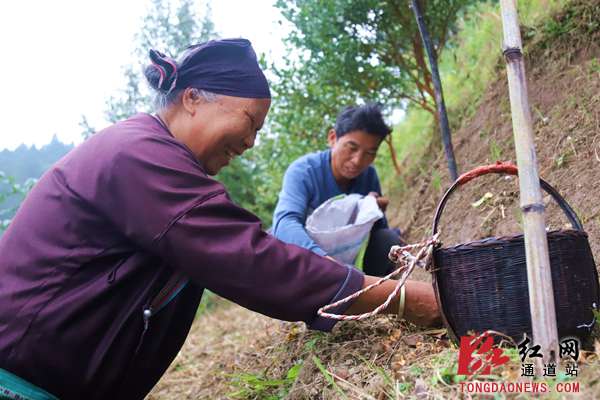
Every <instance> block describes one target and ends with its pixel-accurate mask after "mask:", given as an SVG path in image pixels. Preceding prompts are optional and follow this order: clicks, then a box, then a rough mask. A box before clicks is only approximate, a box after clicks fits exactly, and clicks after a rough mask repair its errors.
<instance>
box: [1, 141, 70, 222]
mask: <svg viewBox="0 0 600 400" xmlns="http://www.w3.org/2000/svg"><path fill="white" fill-rule="evenodd" d="M72 148H73V145H67V144H64V143H61V142H60V141H59V140H58V138H57V137H56V135H54V137H53V138H52V141H51V142H50V143H49V144H47V145H45V146H43V147H41V148H40V149H38V148H36V147H34V146H31V147H27V146H25V145H21V146H19V147H17V148H16V149H15V150H14V151H8V150H4V151H0V165H2V171H0V232H1V231H3V230H5V229H6V228H7V227H8V224H9V222H10V220H11V219H12V217H13V216H14V214H15V212H16V211H17V209H18V208H19V205H20V204H21V201H22V200H23V199H24V198H25V195H26V194H27V193H28V192H29V190H31V188H32V187H33V185H34V184H35V183H36V182H37V179H38V178H39V177H40V176H42V174H43V173H44V172H45V171H46V170H47V169H48V168H50V166H51V165H52V164H54V163H55V162H56V161H57V160H58V159H60V158H61V157H62V156H64V155H65V154H66V153H68V152H69V151H70V150H71V149H72Z"/></svg>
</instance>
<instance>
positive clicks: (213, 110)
mask: <svg viewBox="0 0 600 400" xmlns="http://www.w3.org/2000/svg"><path fill="white" fill-rule="evenodd" d="M270 105H271V101H270V100H269V99H246V98H239V97H230V96H218V97H217V99H216V100H214V101H212V102H203V103H202V104H199V105H198V106H197V109H196V112H195V114H194V115H193V116H192V119H191V125H190V127H191V129H190V131H191V132H190V135H189V136H188V138H187V140H186V142H187V143H186V144H187V146H188V147H189V148H190V149H191V150H192V152H193V153H194V154H195V155H196V157H197V158H198V160H199V161H200V162H201V163H202V166H203V167H204V169H205V170H206V173H207V174H209V175H216V174H217V173H218V172H219V171H220V170H221V168H223V167H224V166H226V165H228V164H229V163H230V162H231V160H232V159H233V158H234V157H237V156H239V155H241V154H242V153H243V152H244V151H246V150H248V149H249V148H251V147H253V146H254V141H255V139H256V135H257V133H258V131H259V130H260V129H261V128H262V126H263V124H264V121H265V118H266V116H267V113H268V111H269V107H270Z"/></svg>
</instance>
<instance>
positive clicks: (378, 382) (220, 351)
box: [148, 0, 600, 399]
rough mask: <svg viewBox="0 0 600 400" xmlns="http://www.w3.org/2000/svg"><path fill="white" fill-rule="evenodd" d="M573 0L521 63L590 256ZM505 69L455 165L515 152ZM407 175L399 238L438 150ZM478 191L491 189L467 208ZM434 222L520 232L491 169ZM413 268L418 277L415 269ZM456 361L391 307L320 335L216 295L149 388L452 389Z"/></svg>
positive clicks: (415, 231) (160, 393)
mask: <svg viewBox="0 0 600 400" xmlns="http://www.w3.org/2000/svg"><path fill="white" fill-rule="evenodd" d="M574 4H575V6H574V7H572V8H571V9H570V10H571V11H570V13H571V14H568V13H567V14H564V15H560V16H558V17H557V18H556V21H557V22H561V24H557V26H569V27H570V29H569V30H566V31H565V30H562V31H560V30H557V31H556V32H553V31H552V30H549V31H548V32H544V34H543V35H542V34H540V33H541V32H534V33H538V34H536V35H528V34H527V33H528V32H525V35H524V37H527V36H533V37H534V38H536V39H534V40H537V41H532V42H529V43H528V45H527V47H526V55H527V60H526V66H527V75H528V84H529V97H530V102H531V106H532V115H533V119H534V124H535V126H534V130H535V137H536V139H535V140H536V146H537V156H538V160H539V169H540V174H541V176H542V177H543V178H545V179H546V180H547V181H548V182H550V183H551V184H552V185H553V186H554V187H555V188H556V189H558V191H559V192H560V193H561V194H562V195H563V196H564V197H565V198H566V199H567V201H568V202H569V203H570V204H571V205H572V206H573V208H574V209H575V211H576V212H577V213H578V215H579V218H580V219H581V220H582V222H583V224H584V227H585V229H586V231H587V232H588V234H589V236H590V244H591V247H592V251H593V254H594V256H595V258H596V260H597V262H598V261H600V60H599V57H600V27H599V25H598V21H600V15H599V13H600V11H598V10H600V1H598V0H593V1H587V2H586V1H576V2H574ZM578 5H582V6H578ZM578 7H579V8H578ZM573 10H575V11H573ZM577 10H580V11H579V14H577V12H578V11H577ZM505 75H506V73H505V71H504V64H503V62H500V63H499V67H498V79H497V81H495V82H493V83H492V84H491V85H490V87H489V88H488V90H487V91H486V93H485V95H484V96H483V100H482V101H481V103H480V105H479V108H478V109H477V111H476V112H475V114H474V115H473V116H472V117H470V118H469V119H468V120H466V121H463V122H462V124H461V125H462V126H461V128H460V129H458V130H457V131H455V132H454V134H453V141H454V145H455V153H456V155H457V160H458V165H459V169H460V171H461V172H464V171H466V170H469V169H471V168H473V167H476V166H479V165H484V164H489V163H492V162H494V161H496V160H497V159H501V160H510V161H513V162H514V161H515V156H514V146H513V139H512V129H511V119H510V109H509V103H508V92H507V82H506V78H505ZM432 178H433V179H432ZM408 180H409V181H410V182H411V183H412V187H413V188H414V190H413V191H412V192H410V193H405V194H404V196H403V197H402V199H393V200H397V201H396V202H394V201H393V202H392V205H391V208H390V209H389V210H388V213H389V214H388V215H389V216H390V220H391V222H392V223H393V224H394V225H397V226H400V227H401V228H403V230H404V231H405V232H406V233H407V235H408V240H409V241H417V240H420V239H422V238H423V237H425V236H428V235H429V234H430V229H431V226H430V225H431V221H432V218H433V211H434V209H435V206H436V204H437V202H438V201H439V199H440V197H441V195H442V193H443V190H444V188H446V187H447V186H448V185H449V183H450V182H449V180H448V177H447V175H446V172H445V161H444V160H443V159H441V158H439V159H438V160H436V161H435V162H434V163H433V165H432V166H431V169H430V170H428V171H427V173H425V174H421V175H417V176H413V177H410V178H409V179H408ZM487 192H489V193H491V194H492V197H491V198H490V199H488V200H487V201H485V202H483V203H482V204H481V205H480V206H478V207H474V206H472V203H475V202H476V201H477V200H479V199H481V198H482V196H483V195H484V194H486V193H487ZM545 202H546V203H547V204H548V209H547V216H548V218H547V220H548V225H549V226H550V227H552V228H560V227H563V226H564V225H565V223H566V219H565V218H564V216H562V215H561V212H560V210H559V209H558V207H556V206H554V205H553V204H552V203H551V202H550V200H549V199H548V198H545ZM394 204H402V206H401V207H397V208H394ZM441 226H442V230H443V240H444V243H445V244H452V243H462V242H466V241H469V240H473V239H478V238H482V237H487V236H490V235H502V234H512V233H515V232H519V231H520V227H519V217H518V186H517V183H516V180H515V179H514V178H509V179H503V178H499V177H498V176H495V175H494V176H491V177H484V178H480V179H478V180H476V181H473V182H471V183H470V184H469V185H467V186H466V187H464V190H461V191H460V192H459V193H458V195H457V196H455V197H454V198H453V199H452V200H451V201H450V202H449V203H448V205H447V208H446V211H445V213H444V217H443V219H442V224H441ZM420 277H421V278H422V279H428V277H427V275H426V274H425V273H422V274H420ZM599 355H600V349H596V350H595V351H592V352H590V353H585V354H583V356H582V357H583V361H582V365H583V367H582V372H581V374H580V377H579V378H578V379H579V380H580V381H581V382H582V388H583V390H584V395H583V398H599V397H600V388H599V387H598V386H600V385H598V380H597V377H596V376H595V374H594V373H593V371H594V370H596V369H597V367H598V365H600V362H599V361H598V356H599ZM456 360H457V352H456V348H455V347H453V346H452V345H451V343H450V342H449V341H448V340H447V338H445V337H444V336H443V334H442V333H440V332H439V331H423V330H419V329H417V328H416V327H414V326H411V325H409V324H404V323H402V322H398V321H396V320H395V319H393V318H391V317H377V318H374V319H373V320H371V321H370V322H363V323H350V322H349V323H340V324H338V325H337V326H336V327H335V328H334V331H333V332H332V333H331V334H329V335H324V334H319V333H314V332H309V331H306V329H305V328H304V327H303V325H302V324H293V323H282V322H278V321H273V320H269V319H268V318H266V317H263V316H259V315H257V314H255V313H252V312H250V311H247V310H244V309H242V308H240V307H237V306H235V305H225V306H221V307H218V308H217V309H216V311H212V312H211V313H208V314H206V315H202V316H200V317H199V318H198V319H197V320H196V322H195V323H194V326H193V328H192V332H191V334H190V336H189V338H188V340H187V342H186V344H185V346H184V347H183V349H182V351H181V353H180V354H179V356H178V357H177V359H176V360H175V361H174V363H173V365H171V367H170V368H169V370H168V372H167V374H166V375H165V376H164V377H163V379H162V380H161V382H159V384H158V385H157V387H156V388H155V389H154V391H153V392H152V393H151V394H150V395H149V397H148V398H149V399H225V398H248V399H277V398H283V397H285V396H287V398H290V399H339V398H349V399H387V398H400V397H408V398H417V397H418V398H456V397H458V396H459V395H460V393H459V391H458V390H459V389H457V386H458V385H452V382H454V383H456V376H455V375H454V373H455V368H456V362H457V361H456ZM586 363H588V364H589V365H588V366H586ZM294 365H300V367H297V368H294ZM586 367H587V368H586ZM516 368H517V369H515V368H512V367H510V368H506V369H503V370H502V371H501V373H499V375H498V378H497V379H504V380H510V381H515V380H517V379H518V377H519V371H518V366H517V367H516ZM452 371H454V372H452ZM286 376H288V377H289V378H287V379H286ZM453 379H454V380H453ZM332 380H333V381H334V382H335V385H333V384H331V381H332ZM547 398H559V397H551V396H550V397H547ZM560 398H562V397H560Z"/></svg>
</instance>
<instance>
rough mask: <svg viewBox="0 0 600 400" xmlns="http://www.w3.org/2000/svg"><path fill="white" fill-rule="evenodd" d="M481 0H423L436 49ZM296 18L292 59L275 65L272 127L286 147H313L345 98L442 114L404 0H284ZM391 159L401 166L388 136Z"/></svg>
mask: <svg viewBox="0 0 600 400" xmlns="http://www.w3.org/2000/svg"><path fill="white" fill-rule="evenodd" d="M475 2H477V0H426V1H422V7H423V14H424V16H425V22H426V24H427V27H428V28H429V31H430V35H431V38H432V41H433V47H434V50H435V53H436V57H439V53H440V52H441V51H442V49H443V48H444V47H445V46H446V45H447V43H448V38H449V37H450V36H451V35H452V34H453V33H454V31H455V29H456V22H457V20H458V19H459V15H460V12H461V10H463V9H464V7H465V6H467V5H469V4H471V3H475ZM276 4H277V7H278V8H279V9H280V10H281V12H282V14H283V16H284V17H285V18H286V19H287V20H288V21H290V22H291V23H292V25H293V29H292V31H291V33H290V35H289V36H288V37H287V39H286V42H287V44H288V48H289V55H288V57H287V62H286V64H285V65H284V66H283V67H280V68H276V67H275V68H274V72H275V74H276V76H277V78H278V79H277V83H276V84H275V86H274V92H275V93H276V96H277V101H278V103H277V105H276V107H274V111H275V112H274V113H273V115H272V116H271V120H272V126H273V130H274V131H276V132H280V133H285V135H283V136H285V137H284V138H281V137H278V138H277V140H278V141H279V142H280V145H282V146H284V147H292V146H293V147H299V148H303V149H304V148H313V149H314V145H315V144H316V143H318V142H319V141H320V139H319V137H318V136H317V135H321V136H323V137H324V135H323V133H324V131H326V130H327V128H329V127H331V126H332V125H333V118H334V117H335V115H336V113H337V112H338V111H339V108H340V107H341V106H343V105H348V104H352V103H357V102H366V101H374V102H379V103H381V104H382V105H384V107H385V108H386V109H387V110H388V111H389V110H391V109H393V108H406V107H407V106H408V105H409V104H413V105H416V106H418V107H421V108H423V109H425V110H427V111H428V112H430V113H431V114H432V115H433V117H434V118H435V119H436V121H437V113H436V104H435V94H434V88H433V84H432V80H431V73H430V71H429V68H428V66H427V61H426V54H425V52H424V49H423V45H422V42H421V38H420V34H419V30H418V27H417V24H416V22H415V20H414V17H413V14H412V11H411V10H410V8H409V3H408V2H407V1H401V0H385V1H384V0H361V1H353V0H330V1H322V0H291V1H288V0H285V1H284V0H279V1H278V2H277V3H276ZM388 145H389V146H390V150H391V151H390V153H391V156H392V161H393V162H394V165H395V167H396V171H397V172H399V167H398V165H397V161H396V160H395V152H394V149H393V147H392V141H391V138H390V139H389V140H388Z"/></svg>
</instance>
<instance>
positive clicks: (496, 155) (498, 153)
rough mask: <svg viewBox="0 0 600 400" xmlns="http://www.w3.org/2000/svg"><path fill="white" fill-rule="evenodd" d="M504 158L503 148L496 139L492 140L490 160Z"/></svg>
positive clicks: (494, 160)
mask: <svg viewBox="0 0 600 400" xmlns="http://www.w3.org/2000/svg"><path fill="white" fill-rule="evenodd" d="M501 160H502V149H501V148H500V146H499V145H498V143H497V142H496V140H495V139H491V140H490V162H492V163H494V162H496V161H501Z"/></svg>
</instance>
